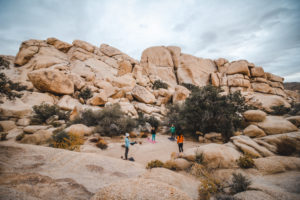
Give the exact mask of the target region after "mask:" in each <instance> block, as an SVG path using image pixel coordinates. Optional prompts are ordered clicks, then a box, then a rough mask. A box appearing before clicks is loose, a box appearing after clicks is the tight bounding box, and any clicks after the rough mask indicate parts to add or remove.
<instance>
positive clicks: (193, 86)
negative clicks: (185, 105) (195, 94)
mask: <svg viewBox="0 0 300 200" xmlns="http://www.w3.org/2000/svg"><path fill="white" fill-rule="evenodd" d="M181 85H182V86H183V87H185V88H187V89H188V90H190V91H194V90H199V89H200V88H199V87H198V86H196V85H194V84H191V83H182V84H181Z"/></svg>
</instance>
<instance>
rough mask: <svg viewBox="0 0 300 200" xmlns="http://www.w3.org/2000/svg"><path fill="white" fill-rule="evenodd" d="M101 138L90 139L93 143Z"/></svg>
mask: <svg viewBox="0 0 300 200" xmlns="http://www.w3.org/2000/svg"><path fill="white" fill-rule="evenodd" d="M99 139H100V138H97V137H94V138H91V139H90V140H89V141H90V142H93V143H97V142H98V141H99Z"/></svg>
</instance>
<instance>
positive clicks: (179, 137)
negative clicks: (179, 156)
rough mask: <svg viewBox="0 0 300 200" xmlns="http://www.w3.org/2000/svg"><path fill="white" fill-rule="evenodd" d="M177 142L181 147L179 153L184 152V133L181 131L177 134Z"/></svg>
mask: <svg viewBox="0 0 300 200" xmlns="http://www.w3.org/2000/svg"><path fill="white" fill-rule="evenodd" d="M177 144H178V148H179V153H180V152H183V135H182V133H180V134H179V136H177Z"/></svg>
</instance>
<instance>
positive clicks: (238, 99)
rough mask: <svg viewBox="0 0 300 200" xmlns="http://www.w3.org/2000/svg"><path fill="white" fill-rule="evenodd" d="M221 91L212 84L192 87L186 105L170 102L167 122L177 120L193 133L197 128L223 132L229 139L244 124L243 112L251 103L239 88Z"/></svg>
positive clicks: (185, 129) (202, 130) (185, 130)
mask: <svg viewBox="0 0 300 200" xmlns="http://www.w3.org/2000/svg"><path fill="white" fill-rule="evenodd" d="M221 92H222V90H221V89H220V88H217V87H214V86H211V85H208V86H205V87H202V88H195V87H192V93H191V95H190V96H189V97H188V98H187V99H186V101H185V103H184V104H183V105H169V106H168V114H167V115H166V116H167V117H166V120H165V123H166V124H175V126H176V127H177V128H182V129H183V131H184V132H187V133H192V135H194V136H196V131H201V132H203V133H208V132H213V131H215V132H220V133H222V137H223V139H224V141H228V140H229V138H230V137H231V136H232V135H233V132H234V131H235V130H237V129H238V128H240V127H241V122H242V119H243V118H242V116H241V113H242V112H244V111H245V110H247V109H248V107H247V105H246V104H245V100H244V98H243V97H242V96H241V93H240V92H235V93H233V94H229V95H220V93H221ZM216 122H217V123H216Z"/></svg>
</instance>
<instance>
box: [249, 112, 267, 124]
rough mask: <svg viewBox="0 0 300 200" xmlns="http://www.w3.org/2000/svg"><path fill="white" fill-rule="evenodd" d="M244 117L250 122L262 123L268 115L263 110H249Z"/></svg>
mask: <svg viewBox="0 0 300 200" xmlns="http://www.w3.org/2000/svg"><path fill="white" fill-rule="evenodd" d="M243 115H244V117H245V119H246V120H248V121H250V122H262V121H264V120H265V119H266V116H267V114H266V113H265V112H264V111H261V110H247V111H246V112H244V114H243Z"/></svg>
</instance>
